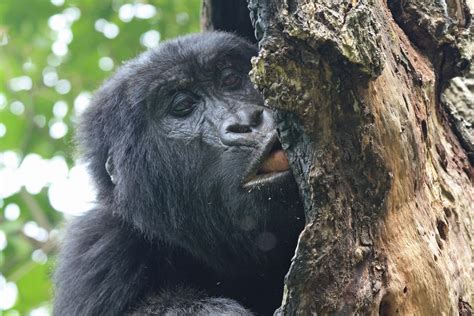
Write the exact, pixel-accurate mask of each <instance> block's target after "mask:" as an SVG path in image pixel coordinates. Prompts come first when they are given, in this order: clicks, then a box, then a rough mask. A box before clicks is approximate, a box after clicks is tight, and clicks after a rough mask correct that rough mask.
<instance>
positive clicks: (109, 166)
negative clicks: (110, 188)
mask: <svg viewBox="0 0 474 316" xmlns="http://www.w3.org/2000/svg"><path fill="white" fill-rule="evenodd" d="M114 169H115V168H114V162H113V161H112V156H110V155H109V156H108V157H107V161H106V162H105V170H106V171H107V173H108V175H109V177H110V181H112V183H113V184H117V177H116V176H115V173H114V171H115V170H114Z"/></svg>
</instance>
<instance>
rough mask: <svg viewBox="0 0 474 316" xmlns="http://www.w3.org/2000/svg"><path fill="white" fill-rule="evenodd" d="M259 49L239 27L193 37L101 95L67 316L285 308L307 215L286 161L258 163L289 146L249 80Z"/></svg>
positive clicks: (69, 247)
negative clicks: (90, 205)
mask: <svg viewBox="0 0 474 316" xmlns="http://www.w3.org/2000/svg"><path fill="white" fill-rule="evenodd" d="M256 53H257V51H256V48H255V47H254V46H252V45H251V44H249V43H248V42H246V41H245V40H243V39H241V38H239V37H237V36H235V35H231V34H227V33H222V32H212V33H202V34H194V35H189V36H184V37H180V38H178V39H175V40H171V41H167V42H164V43H162V44H161V45H159V47H158V48H156V49H154V50H151V51H149V52H146V53H144V54H142V55H140V56H139V57H137V58H135V59H134V60H132V61H130V62H128V63H126V64H125V65H124V66H122V67H121V68H120V69H119V70H118V71H117V72H116V73H115V75H113V76H112V78H111V79H109V80H108V81H107V82H106V83H105V84H104V85H103V86H102V88H101V89H99V91H98V92H97V93H96V94H95V97H94V98H93V100H92V103H91V105H90V107H89V108H88V109H87V110H86V112H85V113H84V114H83V116H82V119H81V121H80V124H79V128H78V137H77V138H78V143H79V148H80V152H81V153H82V155H83V159H84V160H85V161H86V162H88V166H89V170H90V172H91V174H92V177H93V179H94V181H95V184H96V187H97V191H98V195H97V203H96V208H95V209H93V210H91V211H89V212H87V213H86V214H85V215H83V216H81V217H78V218H77V219H75V220H74V221H73V222H72V223H71V224H70V226H69V228H68V231H67V234H66V239H65V242H64V244H63V245H62V250H61V253H60V256H59V263H58V267H57V270H56V274H55V303H54V313H55V315H61V316H63V315H64V316H66V315H67V316H69V315H101V316H102V315H123V314H127V313H128V314H135V315H161V314H172V315H175V314H177V315H182V314H189V315H197V314H201V315H203V314H212V315H215V314H251V313H257V314H262V315H269V314H272V313H273V311H274V310H275V309H276V308H278V306H279V305H280V302H281V299H282V289H283V281H284V276H285V273H286V271H287V270H288V267H289V264H290V261H291V257H292V255H293V253H294V249H295V246H296V240H297V236H298V234H299V232H300V231H301V229H302V226H303V223H304V219H303V215H302V206H301V203H300V201H299V197H298V193H297V188H296V185H295V183H294V180H293V178H292V176H291V173H290V172H289V171H288V170H281V169H282V166H285V164H284V163H282V162H281V161H282V159H279V160H278V159H277V158H273V160H272V161H273V162H275V161H277V162H276V165H278V168H280V169H278V168H276V169H275V170H273V169H272V168H274V167H272V165H271V164H270V165H269V166H270V167H268V166H266V167H265V168H266V169H265V170H266V171H265V172H263V173H262V172H260V171H259V170H260V169H261V168H260V167H259V166H261V164H262V163H263V164H265V161H266V160H265V159H269V158H267V157H269V156H272V155H273V156H272V157H277V156H278V155H280V156H278V157H281V154H282V151H281V147H279V143H278V141H277V138H276V129H275V125H274V122H273V118H272V113H271V112H270V111H269V110H268V109H266V108H264V107H263V99H262V97H261V95H260V94H259V93H258V92H257V91H256V90H255V88H254V87H253V85H252V83H251V82H250V80H249V78H248V72H249V70H250V58H251V57H252V56H254V55H255V54H256ZM270 160H271V159H270ZM267 164H268V163H267ZM259 168H260V169H259ZM268 169H269V170H270V171H268Z"/></svg>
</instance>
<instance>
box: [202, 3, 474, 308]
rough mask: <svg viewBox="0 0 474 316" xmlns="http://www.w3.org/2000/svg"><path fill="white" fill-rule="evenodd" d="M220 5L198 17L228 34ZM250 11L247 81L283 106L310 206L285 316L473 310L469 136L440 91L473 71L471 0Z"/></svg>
mask: <svg viewBox="0 0 474 316" xmlns="http://www.w3.org/2000/svg"><path fill="white" fill-rule="evenodd" d="M230 2H237V3H240V6H241V7H244V6H246V5H247V4H246V3H245V1H243V0H241V1H238V0H234V1H230ZM222 3H226V4H227V3H228V2H227V1H222V0H221V1H219V0H204V8H206V7H207V8H211V9H210V10H203V15H204V17H203V19H204V20H205V21H212V20H213V19H215V17H213V15H214V14H219V15H221V17H220V18H221V19H220V21H224V25H217V26H216V25H213V24H212V23H208V24H207V26H206V27H207V28H215V29H224V30H225V29H227V28H226V26H225V21H226V18H224V19H222V17H226V16H232V15H234V14H235V12H236V11H235V10H233V11H225V9H224V10H223V9H222V8H223V5H222ZM213 7H219V8H220V11H219V10H214V11H213V10H212V8H213ZM224 7H225V5H224ZM248 8H249V9H250V17H251V21H252V23H253V26H254V29H255V34H256V36H257V40H258V41H259V47H260V53H259V56H258V57H257V58H255V59H254V60H253V66H254V67H253V70H252V72H251V77H252V79H253V81H254V82H255V84H256V85H257V86H258V87H259V89H260V90H261V91H262V93H263V95H264V97H265V100H266V104H267V106H269V107H272V108H275V109H278V111H277V113H276V114H275V116H276V119H277V121H278V127H279V132H280V138H281V141H282V144H283V146H284V148H285V149H286V151H287V154H288V156H289V160H290V163H291V167H292V170H293V173H294V174H295V177H296V178H297V182H298V184H299V186H300V191H301V195H302V199H303V201H304V204H305V212H306V223H307V225H306V228H305V229H304V231H303V232H302V233H301V236H300V239H299V244H298V247H297V251H296V256H295V258H294V261H293V264H292V266H291V268H290V271H289V273H288V275H287V278H286V286H285V294H284V297H283V299H282V306H281V308H280V310H279V311H280V312H281V313H283V314H284V315H308V314H311V313H316V314H318V315H325V314H341V315H350V314H364V315H365V314H370V315H375V314H379V315H395V314H400V315H442V314H445V315H471V313H472V308H471V306H472V301H471V295H472V287H473V281H472V277H471V270H472V249H471V246H472V236H473V227H472V214H473V213H474V188H473V185H472V184H473V175H474V172H473V166H472V162H473V161H472V157H473V156H472V154H473V153H472V148H473V144H472V134H471V135H469V128H468V129H467V132H466V128H464V132H463V131H462V130H463V128H462V126H461V127H459V126H460V125H459V124H457V123H456V119H455V117H454V116H453V113H454V112H453V111H452V110H451V108H450V107H449V106H448V103H449V102H447V101H446V98H445V97H443V98H442V97H441V96H442V92H443V90H444V88H445V86H446V84H447V83H448V80H449V79H451V78H452V77H453V76H456V75H459V74H460V73H461V72H463V71H465V70H466V69H467V68H468V66H469V60H470V57H471V56H470V54H471V53H470V52H469V50H468V48H469V45H468V44H469V38H468V36H469V23H470V14H469V11H468V8H467V5H466V3H465V0H446V1H445V0H441V1H432V0H405V1H398V0H388V1H385V0H351V1H343V0H333V1H327V0H282V1H272V0H248ZM234 31H237V32H238V31H239V30H238V29H237V30H234ZM242 34H244V35H245V36H248V34H249V32H248V30H245V31H243V32H242ZM448 95H449V94H448ZM453 117H454V118H453ZM461 125H462V124H461ZM464 127H466V126H464ZM468 127H469V126H468ZM470 131H472V129H471V130H470ZM466 133H467V134H466ZM469 156H470V157H471V161H469Z"/></svg>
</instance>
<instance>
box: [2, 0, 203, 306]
mask: <svg viewBox="0 0 474 316" xmlns="http://www.w3.org/2000/svg"><path fill="white" fill-rule="evenodd" d="M199 9H200V1H197V0H156V1H152V0H149V1H146V0H142V1H139V0H137V1H132V0H128V1H126V0H107V1H105V0H104V1H96V0H65V1H64V0H50V1H47V0H1V2H0V315H27V314H29V313H30V312H31V311H32V310H35V311H36V313H35V315H38V314H41V315H43V314H48V313H50V312H51V303H50V301H51V295H52V286H51V281H50V278H51V273H52V270H53V266H54V254H55V252H56V249H57V245H58V243H59V242H60V241H61V231H60V228H61V223H62V222H63V218H64V212H66V213H68V212H67V209H68V207H69V206H70V207H73V206H74V205H73V204H74V203H75V200H74V197H71V200H70V202H69V204H71V205H68V204H67V203H66V205H62V206H56V205H55V203H54V199H53V198H52V194H53V192H52V191H53V187H54V186H55V187H56V188H61V187H62V186H65V185H66V184H65V183H68V182H67V181H69V179H72V178H73V177H74V175H73V174H74V172H75V171H74V170H75V169H71V168H72V166H74V148H73V142H72V135H73V130H74V123H75V122H76V121H77V116H78V115H79V113H80V112H81V109H82V107H83V106H84V105H85V104H87V100H88V98H89V97H90V95H91V94H92V93H93V91H94V90H95V89H97V87H98V86H99V85H100V84H101V82H102V81H103V80H104V79H105V78H107V77H108V76H109V75H110V74H111V72H112V71H113V70H114V69H116V68H117V67H118V66H120V64H121V63H122V62H124V61H126V60H127V59H130V58H132V57H134V56H136V55H137V54H138V53H140V52H142V51H144V50H145V49H146V47H145V46H147V45H148V46H150V45H152V44H153V43H156V42H157V40H158V39H159V40H164V39H167V38H171V37H175V36H177V35H180V34H185V33H191V32H197V31H199ZM150 30H154V31H152V32H150ZM117 31H118V32H117ZM144 34H146V35H144ZM58 101H59V102H58ZM33 180H34V181H33ZM65 181H66V182H65ZM71 181H72V180H71ZM38 183H39V184H38ZM63 202H64V201H63ZM66 202H67V201H66ZM56 204H57V203H56ZM63 204H64V203H63ZM53 205H54V207H53ZM58 205H59V204H58ZM55 208H56V209H55ZM66 215H67V214H66ZM15 288H16V289H17V293H15ZM8 297H10V298H12V297H13V298H15V300H14V302H13V301H12V299H10V302H9V301H8V300H9V298H8Z"/></svg>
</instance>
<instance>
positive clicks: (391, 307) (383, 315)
mask: <svg viewBox="0 0 474 316" xmlns="http://www.w3.org/2000/svg"><path fill="white" fill-rule="evenodd" d="M391 315H395V303H394V302H393V295H392V294H391V293H388V294H385V296H384V297H383V298H382V300H381V301H380V305H379V316H391Z"/></svg>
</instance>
